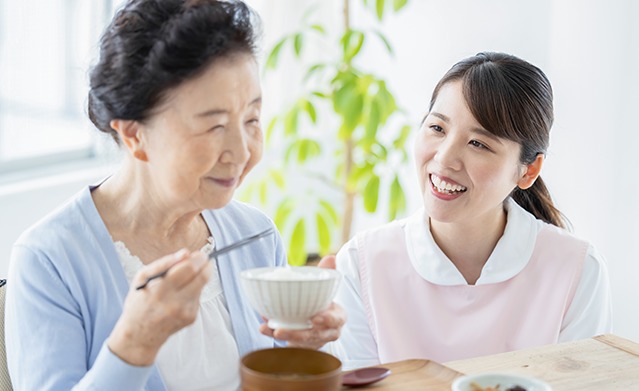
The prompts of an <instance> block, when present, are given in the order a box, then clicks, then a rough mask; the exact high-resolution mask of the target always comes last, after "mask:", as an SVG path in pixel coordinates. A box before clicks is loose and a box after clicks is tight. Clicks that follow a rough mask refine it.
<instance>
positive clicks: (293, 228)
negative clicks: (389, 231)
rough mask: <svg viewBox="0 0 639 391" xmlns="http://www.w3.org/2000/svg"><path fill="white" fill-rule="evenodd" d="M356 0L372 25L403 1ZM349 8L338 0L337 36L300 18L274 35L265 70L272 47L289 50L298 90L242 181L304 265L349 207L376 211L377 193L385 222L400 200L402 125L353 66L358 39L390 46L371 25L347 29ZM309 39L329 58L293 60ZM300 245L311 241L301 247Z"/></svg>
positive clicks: (347, 229) (390, 101) (274, 60)
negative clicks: (275, 152) (260, 163)
mask: <svg viewBox="0 0 639 391" xmlns="http://www.w3.org/2000/svg"><path fill="white" fill-rule="evenodd" d="M360 1H361V4H362V5H363V9H364V10H366V11H367V12H368V11H372V12H374V13H375V15H376V17H377V24H381V23H382V21H383V19H384V16H385V15H386V14H388V13H389V12H393V13H394V12H398V11H399V10H401V9H402V8H403V7H404V6H405V5H406V2H407V0H394V1H384V0H376V1H375V0H360ZM350 11H351V10H350V4H349V0H344V1H343V11H342V14H343V15H342V16H343V31H342V33H341V34H340V35H339V36H338V37H330V36H329V35H328V34H327V29H326V28H325V26H324V25H322V24H320V23H311V22H309V21H308V20H309V19H310V18H304V22H303V26H302V28H301V29H299V30H298V31H295V32H293V33H291V34H288V35H286V36H284V37H282V38H281V39H280V40H278V41H277V43H276V44H275V45H274V47H273V48H272V49H271V50H270V52H269V54H268V57H267V60H266V64H265V69H266V71H267V72H274V71H277V69H278V66H279V60H280V57H281V54H282V53H283V52H284V51H286V50H291V49H292V53H293V55H294V58H295V59H297V60H299V64H298V65H300V66H305V67H306V69H305V70H304V72H303V73H304V77H303V81H302V85H303V86H304V92H303V93H302V94H301V96H300V97H299V98H297V99H296V100H295V101H294V102H293V103H292V104H291V105H290V107H287V108H286V109H285V110H283V111H282V112H281V114H279V115H276V116H275V117H274V118H272V119H271V120H270V121H269V122H268V126H267V128H266V130H265V138H266V146H267V147H272V148H271V149H277V148H275V146H276V145H277V146H279V148H280V149H281V151H282V153H281V159H276V160H275V161H273V162H272V165H271V166H270V167H269V168H268V169H267V170H266V174H265V175H262V176H260V178H259V179H258V180H256V181H254V182H251V183H249V184H248V185H247V188H246V191H245V193H244V197H243V198H244V199H246V200H254V199H257V201H258V203H260V204H262V205H264V206H267V205H271V206H272V207H274V209H275V212H274V213H273V214H272V215H273V216H274V221H275V224H276V225H277V227H278V229H279V230H280V232H281V233H282V235H283V237H284V239H285V241H286V242H288V256H289V262H290V263H291V264H294V265H296V264H303V263H305V262H306V259H307V255H308V253H309V252H310V251H311V250H312V251H313V252H317V253H319V255H324V254H326V253H329V252H331V251H335V250H337V249H338V248H339V246H341V245H342V244H343V243H344V242H346V241H347V240H348V239H349V238H350V236H351V230H352V226H353V220H354V215H355V214H354V213H355V208H356V207H357V206H358V205H361V206H362V207H363V209H364V210H365V211H366V212H368V213H375V212H377V211H378V209H379V206H380V202H381V201H380V200H382V199H383V198H386V199H387V201H386V202H387V204H386V207H387V210H388V215H387V217H388V219H389V220H391V219H393V218H395V217H396V215H397V214H398V213H399V212H401V211H403V210H404V209H405V206H406V200H405V198H404V191H403V187H402V184H401V181H400V178H399V176H398V175H397V168H398V166H400V165H402V164H404V163H405V162H406V160H407V159H408V155H407V153H406V151H405V148H404V144H405V142H406V140H407V138H408V135H409V132H410V126H409V125H408V124H407V122H406V121H405V118H404V115H403V111H402V110H401V109H400V108H399V107H398V105H397V103H396V100H395V97H394V96H393V94H392V93H391V91H390V90H389V88H388V86H387V83H386V81H385V80H384V79H382V78H380V77H378V76H376V75H374V74H373V73H371V72H368V71H366V70H365V69H363V68H361V67H360V66H359V64H358V59H359V57H360V54H361V53H362V51H361V49H362V48H363V47H364V45H366V44H375V43H376V44H381V45H382V46H383V48H384V50H385V52H386V53H387V55H389V56H392V54H393V49H392V46H391V44H390V42H389V40H388V39H387V38H386V36H385V35H384V34H383V33H382V32H381V31H380V30H379V29H374V28H373V29H368V30H364V29H356V28H354V27H353V26H352V25H351V20H350V18H351V17H350ZM311 15H312V14H311ZM307 16H308V15H307ZM312 39H323V40H325V41H327V42H328V47H329V48H333V49H335V53H336V55H335V58H324V59H321V60H320V61H314V62H312V63H311V64H310V65H302V57H303V54H304V50H305V46H308V45H306V43H307V42H309V40H312ZM369 42H371V43H369ZM269 153H272V151H271V150H270V151H269ZM295 178H298V179H295ZM360 203H361V204H360ZM338 231H339V234H338ZM309 243H310V245H313V243H314V244H315V246H316V248H312V249H309Z"/></svg>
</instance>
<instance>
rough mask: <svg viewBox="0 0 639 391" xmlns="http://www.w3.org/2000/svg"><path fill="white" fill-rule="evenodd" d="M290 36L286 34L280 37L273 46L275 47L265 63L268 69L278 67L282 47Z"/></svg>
mask: <svg viewBox="0 0 639 391" xmlns="http://www.w3.org/2000/svg"><path fill="white" fill-rule="evenodd" d="M288 38H289V37H288V36H286V37H284V38H282V39H280V40H279V42H278V43H277V44H275V46H273V49H272V50H271V52H270V53H269V55H268V58H267V59H266V65H265V68H266V69H275V67H277V61H278V59H279V56H280V52H281V51H282V47H283V46H284V44H285V43H286V41H287V40H288Z"/></svg>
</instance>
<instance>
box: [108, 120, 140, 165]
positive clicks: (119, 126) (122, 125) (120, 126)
mask: <svg viewBox="0 0 639 391" xmlns="http://www.w3.org/2000/svg"><path fill="white" fill-rule="evenodd" d="M109 125H110V126H111V128H112V129H113V130H115V131H116V132H117V133H118V136H120V140H122V144H124V145H125V146H126V148H127V149H128V150H129V152H130V153H131V155H133V156H134V157H135V158H136V159H138V160H141V161H144V162H146V161H148V158H147V156H146V152H145V150H144V142H143V141H144V140H143V138H142V137H141V136H142V133H141V128H140V123H139V122H138V121H134V120H128V119H114V120H111V122H110V123H109Z"/></svg>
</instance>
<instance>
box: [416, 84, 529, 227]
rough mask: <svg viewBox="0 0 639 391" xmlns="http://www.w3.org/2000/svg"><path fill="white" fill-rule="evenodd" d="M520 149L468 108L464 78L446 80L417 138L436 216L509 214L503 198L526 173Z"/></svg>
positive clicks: (425, 188) (427, 200) (460, 218)
mask: <svg viewBox="0 0 639 391" xmlns="http://www.w3.org/2000/svg"><path fill="white" fill-rule="evenodd" d="M520 148H521V147H520V145H519V144H517V143H516V142H514V141H510V140H506V139H502V138H497V137H496V136H494V135H492V134H491V133H490V132H488V131H487V130H486V129H483V128H482V126H481V125H480V124H479V123H478V122H477V120H476V119H475V118H474V117H473V115H472V113H471V112H470V110H469V109H468V106H467V104H466V101H465V99H464V96H463V93H462V84H461V81H455V82H451V83H448V84H446V85H444V86H443V87H442V88H441V90H440V92H439V95H438V97H437V100H436V101H435V104H434V105H433V108H432V110H431V112H430V113H429V114H428V116H427V117H426V119H425V120H424V123H423V124H422V127H421V129H420V132H419V135H418V137H417V140H416V143H415V160H416V164H417V172H418V176H419V181H420V186H421V189H422V193H423V198H424V206H425V208H426V212H427V214H428V215H429V216H430V218H431V220H434V221H439V222H444V223H454V222H469V221H472V219H482V218H490V217H491V216H493V217H494V216H495V215H494V213H503V212H502V211H503V201H504V200H505V199H506V197H507V196H508V195H509V194H510V192H511V191H512V190H513V189H514V188H515V186H516V185H517V182H518V180H519V179H520V177H521V176H522V175H523V173H524V172H525V170H524V165H522V164H520V162H519V153H520Z"/></svg>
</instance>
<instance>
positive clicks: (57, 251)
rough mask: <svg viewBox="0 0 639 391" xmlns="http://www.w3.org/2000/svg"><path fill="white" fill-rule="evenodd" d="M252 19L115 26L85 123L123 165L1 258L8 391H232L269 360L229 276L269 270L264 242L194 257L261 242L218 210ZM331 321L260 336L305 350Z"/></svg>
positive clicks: (201, 14)
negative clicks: (261, 360)
mask: <svg viewBox="0 0 639 391" xmlns="http://www.w3.org/2000/svg"><path fill="white" fill-rule="evenodd" d="M254 18H255V16H254V15H253V14H252V13H251V12H250V11H249V9H248V8H247V7H246V5H244V4H243V3H242V2H239V1H233V2H226V1H224V2H223V1H215V0H130V1H129V2H128V3H127V4H126V5H125V6H124V7H123V8H122V9H121V10H120V11H119V12H118V13H117V15H115V18H114V19H113V21H112V23H111V24H110V26H109V27H108V28H107V29H106V32H105V34H104V36H103V38H102V42H101V52H100V59H99V62H98V63H97V65H96V66H95V68H94V69H93V71H92V73H91V89H90V92H89V116H90V118H91V120H92V121H93V123H94V124H95V125H96V127H97V128H98V129H99V130H100V131H102V132H105V133H107V134H109V135H111V136H113V138H114V139H115V140H116V141H117V142H118V144H119V145H121V147H122V149H123V150H124V152H125V153H124V155H125V157H124V161H123V163H122V166H121V167H120V168H119V170H118V171H116V172H115V173H113V175H111V176H110V177H108V178H107V179H106V180H104V181H103V182H101V183H100V184H98V185H96V186H91V187H87V188H85V189H84V190H82V191H81V192H80V193H79V194H78V195H77V196H75V197H74V198H73V199H71V200H70V201H69V202H68V203H66V204H65V205H63V206H62V207H61V208H60V209H58V210H57V211H55V212H54V213H53V214H51V215H49V216H48V217H46V218H45V219H43V220H42V221H40V222H39V223H38V224H36V225H35V226H34V227H33V228H31V229H29V230H28V231H27V232H25V233H24V234H23V235H22V236H21V237H20V239H19V240H18V241H17V243H16V244H15V247H14V250H13V252H12V258H11V265H10V268H11V270H10V274H9V276H10V277H9V284H8V292H7V307H6V330H7V334H8V337H7V355H8V362H9V370H10V374H11V379H12V382H13V385H14V387H15V389H17V390H44V389H46V390H70V389H74V390H102V391H106V390H117V391H121V390H142V389H145V390H166V389H168V390H237V389H238V386H239V360H240V356H242V355H243V354H244V353H246V352H248V351H251V350H253V349H258V348H264V347H272V346H274V344H275V340H274V339H273V338H271V337H270V335H271V334H272V333H273V331H271V330H268V329H267V328H266V327H265V326H262V325H261V324H262V323H263V320H262V319H261V317H260V316H259V315H258V314H257V313H256V312H255V311H253V310H252V309H251V307H250V306H249V304H248V303H247V302H246V300H245V299H244V297H243V295H242V294H241V292H240V287H239V273H240V271H242V270H244V269H248V268H252V267H258V266H268V265H284V264H285V263H286V255H285V252H284V249H283V246H282V243H281V239H280V237H279V235H278V234H277V233H275V234H273V235H271V236H269V237H266V238H263V239H261V240H259V241H257V242H255V243H252V244H251V245H248V246H245V247H242V248H240V249H238V250H236V251H234V252H231V253H228V254H227V255H225V256H224V257H221V258H220V259H219V262H209V261H208V259H207V257H206V255H205V254H206V253H208V252H210V251H212V249H213V248H214V247H216V246H219V247H223V246H226V245H228V244H230V243H233V242H235V241H237V240H239V239H241V238H244V237H247V236H250V235H253V234H255V233H258V232H261V231H263V230H264V229H266V228H269V227H270V228H274V225H273V223H272V221H271V220H270V219H268V218H267V217H266V216H265V215H263V214H262V213H261V212H259V211H258V210H257V209H255V208H252V207H250V206H248V205H245V204H242V203H239V202H236V201H233V200H232V196H233V193H234V191H235V189H236V188H237V187H238V186H239V184H240V183H241V182H242V180H243V179H244V178H245V176H246V175H247V173H248V172H249V171H250V170H251V169H252V168H253V167H254V166H255V164H257V162H258V161H259V160H260V158H261V156H262V130H261V126H260V108H261V103H262V102H261V99H262V93H261V90H260V83H259V76H258V74H259V72H258V66H257V63H256V60H255V55H254V51H255V32H254V26H253V22H254ZM166 270H168V273H167V274H166V275H165V276H164V277H163V278H161V279H156V280H154V281H153V282H151V283H150V284H149V285H148V286H147V287H146V288H144V289H139V290H138V289H135V287H137V286H139V285H140V284H142V283H143V282H144V281H145V280H146V279H147V278H148V277H150V276H152V275H155V274H157V273H159V272H163V271H166ZM344 318H345V316H344V314H343V311H341V309H339V308H337V307H335V306H331V307H330V308H329V309H327V310H326V311H323V312H322V313H320V314H318V315H317V317H316V318H315V319H316V322H315V323H314V327H313V329H312V330H305V331H291V330H276V331H275V335H276V336H278V338H280V339H287V340H289V342H291V343H293V344H296V345H300V346H306V347H312V348H317V347H320V346H321V345H323V344H324V343H325V342H327V341H329V340H334V339H335V338H337V336H338V334H339V328H340V326H341V324H342V323H343V322H344ZM261 327H262V329H261ZM260 330H262V331H260ZM264 334H267V335H264Z"/></svg>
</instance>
